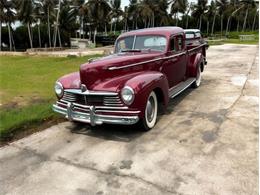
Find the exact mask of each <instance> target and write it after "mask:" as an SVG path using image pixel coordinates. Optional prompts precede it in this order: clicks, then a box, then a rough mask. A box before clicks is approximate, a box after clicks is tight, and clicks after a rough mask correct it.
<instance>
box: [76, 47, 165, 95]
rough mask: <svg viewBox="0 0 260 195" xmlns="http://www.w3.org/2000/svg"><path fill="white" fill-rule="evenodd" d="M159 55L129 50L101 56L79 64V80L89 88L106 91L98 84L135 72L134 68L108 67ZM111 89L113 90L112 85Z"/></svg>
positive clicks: (146, 59)
mask: <svg viewBox="0 0 260 195" xmlns="http://www.w3.org/2000/svg"><path fill="white" fill-rule="evenodd" d="M161 55H162V53H159V52H149V53H142V52H140V53H139V52H129V53H118V54H114V55H110V56H107V57H103V58H100V59H97V60H94V61H92V62H90V63H87V64H83V65H81V67H80V80H81V83H82V84H85V85H86V86H87V88H88V89H90V90H106V91H108V90H109V89H101V88H100V87H98V86H103V85H102V83H107V82H108V81H109V80H111V79H112V78H115V77H117V76H119V77H122V76H124V75H127V74H130V73H134V72H137V71H136V70H134V68H127V69H119V70H108V68H109V67H120V66H125V65H130V64H134V63H138V62H145V61H148V60H152V59H156V58H159V57H160V56H161ZM139 71H140V70H139ZM97 87H98V88H97ZM113 90H115V88H114V87H113Z"/></svg>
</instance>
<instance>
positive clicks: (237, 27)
mask: <svg viewBox="0 0 260 195" xmlns="http://www.w3.org/2000/svg"><path fill="white" fill-rule="evenodd" d="M237 32H239V19H238V21H237Z"/></svg>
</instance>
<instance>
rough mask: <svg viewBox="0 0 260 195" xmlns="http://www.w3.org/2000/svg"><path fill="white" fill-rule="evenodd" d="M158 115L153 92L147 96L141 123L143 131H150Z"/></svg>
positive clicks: (156, 102)
mask: <svg viewBox="0 0 260 195" xmlns="http://www.w3.org/2000/svg"><path fill="white" fill-rule="evenodd" d="M157 113H158V101H157V97H156V94H155V92H154V91H152V92H151V93H150V95H149V96H148V99H147V102H146V107H145V116H144V118H143V119H142V121H141V124H142V127H143V129H144V131H149V130H150V129H152V128H153V127H154V126H155V124H156V120H157Z"/></svg>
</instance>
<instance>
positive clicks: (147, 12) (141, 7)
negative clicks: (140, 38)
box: [137, 0, 154, 28]
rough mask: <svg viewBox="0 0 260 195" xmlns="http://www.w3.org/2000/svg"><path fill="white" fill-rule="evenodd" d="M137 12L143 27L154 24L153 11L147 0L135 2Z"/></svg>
mask: <svg viewBox="0 0 260 195" xmlns="http://www.w3.org/2000/svg"><path fill="white" fill-rule="evenodd" d="M137 14H138V15H140V18H142V20H143V23H144V27H145V28H147V27H152V26H153V25H154V22H153V15H154V12H153V10H152V8H151V6H150V5H149V2H148V0H144V1H142V2H140V3H139V4H137Z"/></svg>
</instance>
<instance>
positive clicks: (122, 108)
mask: <svg viewBox="0 0 260 195" xmlns="http://www.w3.org/2000/svg"><path fill="white" fill-rule="evenodd" d="M58 102H63V103H66V104H68V103H69V102H67V101H64V100H62V99H61V100H60V101H58ZM73 104H74V105H75V106H80V107H82V108H90V106H87V105H82V104H77V103H73ZM96 109H111V110H127V109H128V107H127V106H123V107H120V106H118V107H110V106H96Z"/></svg>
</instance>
